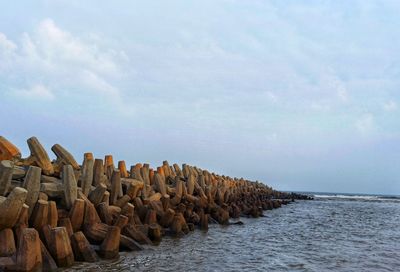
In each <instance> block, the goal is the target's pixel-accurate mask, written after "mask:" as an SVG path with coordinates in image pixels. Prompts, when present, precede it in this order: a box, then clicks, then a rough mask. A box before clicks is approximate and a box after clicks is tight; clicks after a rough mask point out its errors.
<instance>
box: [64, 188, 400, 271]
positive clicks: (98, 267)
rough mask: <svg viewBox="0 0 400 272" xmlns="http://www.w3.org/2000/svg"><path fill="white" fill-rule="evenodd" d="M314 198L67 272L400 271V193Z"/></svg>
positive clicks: (337, 195) (75, 267)
mask: <svg viewBox="0 0 400 272" xmlns="http://www.w3.org/2000/svg"><path fill="white" fill-rule="evenodd" d="M307 194H308V195H310V196H313V197H314V200H310V201H304V200H301V201H295V202H294V203H291V204H289V205H286V206H282V208H279V209H275V210H271V211H265V212H264V217H260V218H256V219H253V218H240V221H242V222H243V223H244V224H243V225H229V226H220V225H217V224H211V225H210V226H209V231H208V232H203V231H200V230H196V231H194V232H191V233H190V234H188V235H186V236H184V237H182V238H172V237H164V238H163V240H162V242H161V243H160V244H159V245H158V246H151V247H146V248H145V250H143V251H140V252H126V253H121V254H120V258H119V259H118V260H114V261H101V262H99V263H96V264H87V263H84V264H83V263H82V264H78V265H76V266H74V267H73V268H71V269H68V270H65V271H77V270H79V271H96V272H98V271H318V272H320V271H346V272H348V271H357V272H358V271H400V196H383V195H365V194H332V193H307ZM233 222H234V221H233Z"/></svg>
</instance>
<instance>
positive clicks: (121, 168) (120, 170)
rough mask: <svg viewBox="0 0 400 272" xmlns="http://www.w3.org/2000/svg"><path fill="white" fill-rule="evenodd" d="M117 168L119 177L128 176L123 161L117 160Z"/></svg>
mask: <svg viewBox="0 0 400 272" xmlns="http://www.w3.org/2000/svg"><path fill="white" fill-rule="evenodd" d="M118 170H119V172H120V173H121V178H127V177H128V176H129V175H128V171H127V170H126V164H125V161H119V162H118Z"/></svg>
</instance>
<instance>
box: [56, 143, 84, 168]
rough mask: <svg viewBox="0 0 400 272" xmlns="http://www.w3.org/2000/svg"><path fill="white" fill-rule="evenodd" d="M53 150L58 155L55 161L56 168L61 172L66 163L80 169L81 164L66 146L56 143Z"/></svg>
mask: <svg viewBox="0 0 400 272" xmlns="http://www.w3.org/2000/svg"><path fill="white" fill-rule="evenodd" d="M51 150H52V151H53V152H54V154H56V156H57V160H56V161H55V163H54V165H55V166H54V168H55V170H57V171H58V172H59V171H60V170H61V169H62V167H63V166H64V165H71V166H72V168H73V169H74V170H79V168H80V167H79V164H78V163H77V162H76V160H75V158H74V157H73V156H72V154H71V153H69V152H68V151H67V150H66V149H65V148H64V147H62V146H61V145H59V144H55V145H53V146H52V148H51Z"/></svg>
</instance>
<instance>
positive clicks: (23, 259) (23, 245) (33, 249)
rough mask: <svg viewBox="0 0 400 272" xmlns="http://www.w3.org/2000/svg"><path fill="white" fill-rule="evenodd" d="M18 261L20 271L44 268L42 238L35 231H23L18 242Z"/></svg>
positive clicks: (29, 229)
mask: <svg viewBox="0 0 400 272" xmlns="http://www.w3.org/2000/svg"><path fill="white" fill-rule="evenodd" d="M16 261H17V262H16V263H17V267H18V268H17V269H18V270H19V271H32V270H36V269H41V268H42V251H41V246H40V238H39V234H38V232H37V231H36V230H35V229H31V228H27V229H23V230H22V232H21V237H20V238H19V241H18V250H17V257H16Z"/></svg>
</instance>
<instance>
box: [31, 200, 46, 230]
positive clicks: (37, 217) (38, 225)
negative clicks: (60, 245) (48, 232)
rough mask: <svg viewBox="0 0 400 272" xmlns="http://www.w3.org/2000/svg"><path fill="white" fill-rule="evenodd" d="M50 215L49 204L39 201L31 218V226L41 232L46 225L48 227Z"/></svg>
mask: <svg viewBox="0 0 400 272" xmlns="http://www.w3.org/2000/svg"><path fill="white" fill-rule="evenodd" d="M48 213H49V204H48V202H47V201H45V200H38V201H37V202H36V204H35V207H34V209H33V212H32V215H31V216H30V218H29V225H30V226H32V227H33V228H35V229H36V230H37V231H39V230H41V229H42V227H43V226H44V225H47V222H48Z"/></svg>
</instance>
